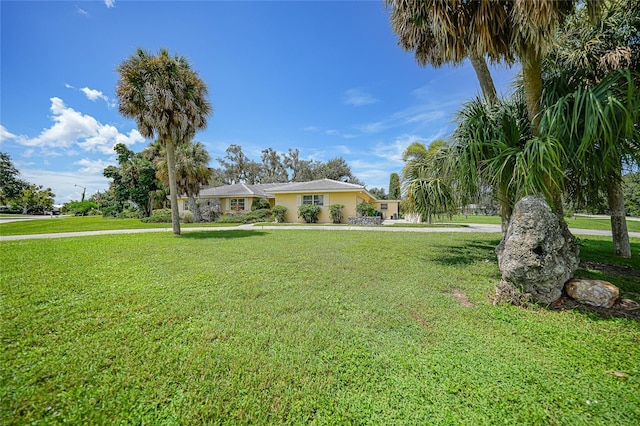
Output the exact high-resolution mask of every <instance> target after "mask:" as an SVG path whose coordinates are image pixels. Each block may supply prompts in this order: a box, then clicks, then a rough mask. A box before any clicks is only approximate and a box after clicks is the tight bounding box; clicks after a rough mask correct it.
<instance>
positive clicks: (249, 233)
mask: <svg viewBox="0 0 640 426" xmlns="http://www.w3.org/2000/svg"><path fill="white" fill-rule="evenodd" d="M265 235H267V233H266V232H263V231H253V230H246V229H238V230H235V229H234V230H228V231H217V230H215V228H212V229H211V231H187V232H183V233H182V234H180V237H181V238H187V239H191V240H207V239H232V238H246V237H262V236H265Z"/></svg>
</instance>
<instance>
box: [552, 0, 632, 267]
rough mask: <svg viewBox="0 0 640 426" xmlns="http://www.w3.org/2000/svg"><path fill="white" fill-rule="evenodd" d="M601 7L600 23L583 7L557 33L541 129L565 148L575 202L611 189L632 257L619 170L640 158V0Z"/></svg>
mask: <svg viewBox="0 0 640 426" xmlns="http://www.w3.org/2000/svg"><path fill="white" fill-rule="evenodd" d="M601 6H602V17H601V19H600V20H599V21H598V23H597V25H594V23H593V22H592V20H591V19H590V16H589V11H588V9H587V8H586V7H581V8H579V10H578V12H577V13H576V14H575V15H573V16H572V17H571V18H570V19H569V20H568V22H567V25H566V26H565V28H564V29H563V31H562V32H561V33H560V36H559V42H558V46H557V48H556V49H555V50H554V52H553V55H552V56H551V57H550V58H549V60H548V61H547V62H546V70H547V76H546V77H547V82H548V84H547V87H548V89H547V91H546V92H547V96H546V98H545V103H546V104H547V105H548V108H547V110H546V112H545V115H544V116H543V122H544V123H543V125H542V127H541V129H542V130H543V131H545V132H547V133H548V134H549V136H550V137H554V138H556V139H558V140H562V141H563V142H564V143H566V144H567V145H568V149H569V150H570V152H571V155H570V157H569V159H570V160H571V161H569V162H568V165H567V169H568V170H567V175H568V176H569V178H570V179H569V185H568V189H569V194H570V196H571V197H572V198H573V199H574V200H577V202H578V203H586V204H591V205H593V204H595V203H596V202H597V201H598V200H599V198H600V194H601V193H602V192H604V193H606V195H607V197H606V198H607V205H608V208H609V214H610V216H611V230H612V236H613V247H614V254H615V255H617V256H621V257H630V256H631V247H630V243H629V235H628V231H627V225H626V219H625V202H624V191H623V186H622V173H623V169H624V166H625V163H626V164H627V165H630V166H633V165H634V164H635V165H637V164H638V162H639V161H640V154H639V153H640V132H639V131H638V127H637V123H638V121H640V101H639V98H640V93H639V91H638V87H639V86H640V39H639V38H638V34H639V33H640V15H639V14H638V13H637V11H638V8H640V1H638V0H621V1H616V2H602V4H601ZM567 123H570V125H567Z"/></svg>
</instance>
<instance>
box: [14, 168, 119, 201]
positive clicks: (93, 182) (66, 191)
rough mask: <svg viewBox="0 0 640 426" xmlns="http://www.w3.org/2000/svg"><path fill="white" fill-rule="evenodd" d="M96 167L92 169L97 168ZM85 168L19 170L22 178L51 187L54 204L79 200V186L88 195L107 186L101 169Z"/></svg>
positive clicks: (107, 182) (107, 183)
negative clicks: (70, 169)
mask: <svg viewBox="0 0 640 426" xmlns="http://www.w3.org/2000/svg"><path fill="white" fill-rule="evenodd" d="M87 164H88V163H87ZM96 167H97V165H96ZM96 167H94V170H97V168H96ZM105 167H106V166H105ZM85 168H86V167H83V168H81V169H80V170H78V171H51V170H42V169H21V170H20V171H21V177H22V178H24V180H26V181H28V182H33V183H35V184H37V185H42V186H44V187H45V188H51V190H52V191H53V193H54V194H56V199H55V202H56V204H63V203H66V202H68V201H72V200H80V198H81V197H82V191H83V189H82V188H81V187H85V188H87V192H86V196H87V197H89V196H90V195H91V194H93V193H95V192H96V191H103V190H104V189H105V188H107V187H108V186H109V180H108V179H107V178H105V177H104V176H103V175H102V170H99V171H96V172H94V170H91V171H88V170H85ZM76 185H79V186H76Z"/></svg>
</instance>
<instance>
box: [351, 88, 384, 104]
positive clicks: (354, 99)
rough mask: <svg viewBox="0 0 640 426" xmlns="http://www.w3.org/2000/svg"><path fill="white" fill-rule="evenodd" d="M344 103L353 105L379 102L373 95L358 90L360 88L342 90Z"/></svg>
mask: <svg viewBox="0 0 640 426" xmlns="http://www.w3.org/2000/svg"><path fill="white" fill-rule="evenodd" d="M343 100H344V103H345V104H347V105H353V106H357V107H358V106H363V105H369V104H375V103H376V102H379V100H378V99H376V98H375V97H374V96H373V95H371V94H369V93H367V92H365V91H363V90H360V89H349V90H347V91H346V92H344V99H343Z"/></svg>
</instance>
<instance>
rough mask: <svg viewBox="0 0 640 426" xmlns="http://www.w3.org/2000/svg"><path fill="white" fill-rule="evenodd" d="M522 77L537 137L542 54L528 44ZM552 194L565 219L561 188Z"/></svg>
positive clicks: (557, 214)
mask: <svg viewBox="0 0 640 426" xmlns="http://www.w3.org/2000/svg"><path fill="white" fill-rule="evenodd" d="M522 78H523V82H524V92H525V98H526V101H527V116H528V118H529V122H530V123H531V135H533V137H537V136H538V135H539V130H540V118H541V117H540V116H541V114H540V112H541V107H540V99H541V98H542V56H541V55H540V53H539V52H538V51H536V49H535V47H534V46H531V45H530V46H527V47H526V48H525V51H524V55H523V61H522ZM545 181H546V183H547V185H548V186H549V187H551V186H552V184H551V179H549V177H548V176H545ZM549 189H550V191H549V193H550V194H551V196H550V197H551V200H550V201H551V204H552V207H553V209H554V210H555V213H556V216H558V218H559V219H560V220H561V221H563V220H564V207H563V206H562V194H561V193H560V189H559V188H554V187H551V188H549Z"/></svg>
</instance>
